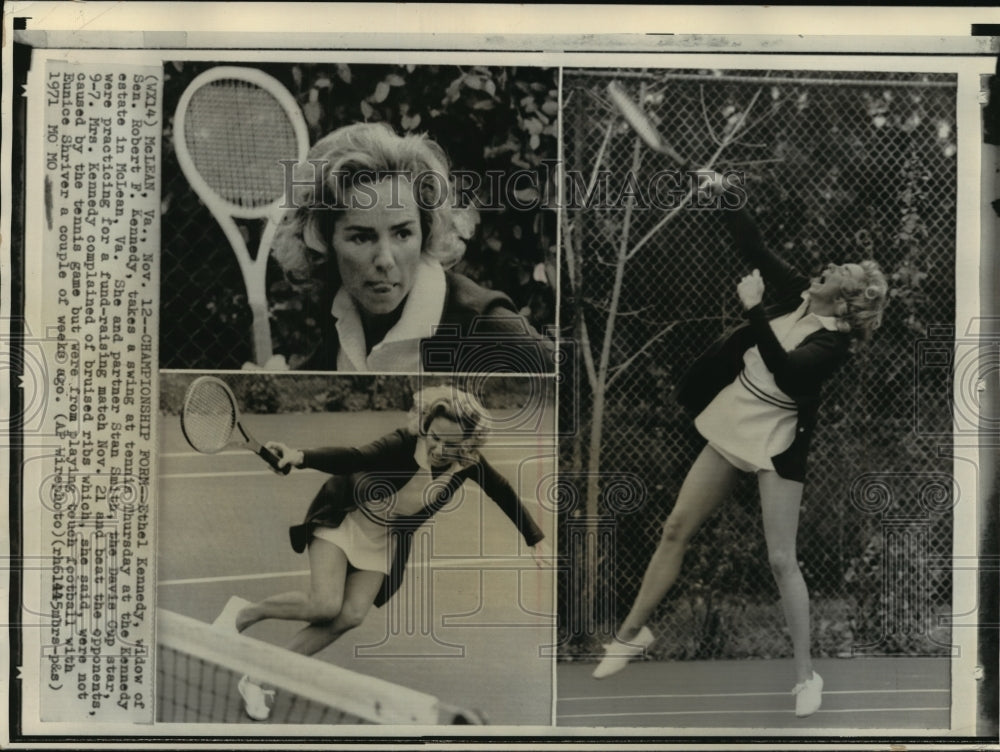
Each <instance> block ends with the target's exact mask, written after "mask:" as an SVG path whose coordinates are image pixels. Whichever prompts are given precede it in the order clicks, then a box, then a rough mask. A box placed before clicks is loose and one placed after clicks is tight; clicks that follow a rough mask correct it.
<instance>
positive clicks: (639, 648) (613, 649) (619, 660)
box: [591, 627, 656, 679]
mask: <svg viewBox="0 0 1000 752" xmlns="http://www.w3.org/2000/svg"><path fill="white" fill-rule="evenodd" d="M655 639H656V638H655V637H654V636H653V633H652V632H650V631H649V627H643V628H642V629H640V630H639V634H637V635H636V636H635V638H634V639H633V641H632V642H622V641H621V640H619V639H618V638H617V637H616V638H615V639H614V640H613V641H611V642H609V643H607V644H606V645H605V646H604V657H603V658H601V662H600V663H598V664H597V668H595V669H594V673H593V674H591V676H593V677H594V678H595V679H603V678H604V677H606V676H611V675H612V674H617V673H618V672H619V671H621V670H622V669H623V668H625V667H626V666H627V665H628V662H629V661H630V660H632V659H633V658H635V657H636V656H637V655H642V654H643V653H645V652H646V648H648V647H649V646H650V645H652V644H653V641H654V640H655Z"/></svg>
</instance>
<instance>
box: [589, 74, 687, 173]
mask: <svg viewBox="0 0 1000 752" xmlns="http://www.w3.org/2000/svg"><path fill="white" fill-rule="evenodd" d="M608 96H609V97H610V98H611V102H612V103H613V104H614V106H615V108H616V109H617V110H618V112H620V113H621V115H622V117H624V118H625V120H626V122H628V124H629V126H631V128H632V130H633V131H635V133H636V135H637V136H639V138H641V139H642V141H643V143H645V144H646V146H648V147H649V148H650V149H652V150H653V151H656V152H659V153H660V154H665V155H667V156H668V157H670V158H671V159H672V160H674V162H676V163H677V164H678V165H680V166H684V165H685V164H686V160H685V159H684V158H683V157H681V155H680V154H678V153H677V152H676V151H674V149H673V147H671V146H670V144H668V143H667V142H666V141H665V140H664V139H663V136H662V135H661V134H660V132H659V131H658V130H657V129H656V126H655V125H653V121H651V120H650V119H649V117H648V116H647V115H646V113H645V112H643V111H642V108H641V107H639V105H638V104H636V103H635V101H633V99H632V98H631V97H630V96H629V95H628V94H626V93H625V90H624V89H622V87H621V86H620V85H619V84H618V82H617V81H612V82H611V83H609V84H608Z"/></svg>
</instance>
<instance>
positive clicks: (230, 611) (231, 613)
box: [212, 595, 253, 634]
mask: <svg viewBox="0 0 1000 752" xmlns="http://www.w3.org/2000/svg"><path fill="white" fill-rule="evenodd" d="M252 605H253V604H252V603H251V602H250V601H248V600H246V599H245V598H240V597H239V596H237V595H234V596H232V597H231V598H230V599H229V600H228V601H226V605H225V607H223V609H222V612H221V613H220V614H219V615H218V616H216V617H215V621H213V622H212V628H213V629H218V630H221V631H223V632H230V633H232V634H239V630H238V629H237V628H236V617H237V616H238V615H239V613H240V611H242V610H243V609H244V608H246V607H247V606H252Z"/></svg>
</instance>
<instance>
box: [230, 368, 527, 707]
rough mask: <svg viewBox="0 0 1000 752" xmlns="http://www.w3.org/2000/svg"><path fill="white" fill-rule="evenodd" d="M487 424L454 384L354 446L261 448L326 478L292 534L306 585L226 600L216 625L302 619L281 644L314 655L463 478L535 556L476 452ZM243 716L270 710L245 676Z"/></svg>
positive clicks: (398, 575) (394, 584) (394, 574)
mask: <svg viewBox="0 0 1000 752" xmlns="http://www.w3.org/2000/svg"><path fill="white" fill-rule="evenodd" d="M488 431H489V428H488V425H487V413H486V410H485V408H483V406H482V405H481V404H480V403H479V401H478V400H477V399H476V398H475V397H473V396H471V395H469V394H466V393H465V392H463V391H460V390H458V389H454V388H451V387H432V388H428V389H424V390H423V391H420V392H418V393H416V394H415V395H414V407H413V410H412V411H411V414H410V424H409V425H408V426H406V427H405V428H400V429H398V430H396V431H394V432H393V433H391V434H388V435H387V436H383V437H382V438H380V439H378V440H377V441H375V442H373V443H371V444H369V445H368V446H365V447H361V448H346V447H327V448H321V449H311V450H305V451H303V450H299V449H293V448H291V447H288V446H286V445H285V444H281V443H269V444H268V445H267V447H268V448H269V449H270V450H271V451H272V452H274V454H276V455H278V456H279V457H280V460H279V467H285V466H292V467H296V468H312V469H315V470H321V471H323V472H326V473H330V474H332V476H333V477H331V478H330V479H329V480H328V481H327V482H326V483H325V484H324V485H323V487H322V488H321V489H320V491H319V493H318V494H317V495H316V497H315V499H314V500H313V502H312V504H311V505H310V507H309V510H308V512H307V514H306V518H305V521H304V522H303V524H301V525H297V526H295V527H293V528H291V530H290V537H291V543H292V547H293V548H294V549H295V551H297V552H299V553H301V552H302V551H304V550H307V551H308V555H309V569H310V584H309V589H308V591H294V592H287V593H281V594H279V595H274V596H271V597H270V598H265V599H264V600H263V601H261V602H260V603H256V604H250V603H248V602H247V601H244V600H242V599H240V598H235V597H234V598H232V599H230V601H229V603H227V604H226V607H225V609H224V610H223V612H222V614H221V615H220V616H219V618H218V619H217V620H216V625H218V626H220V627H222V628H231V627H232V626H235V629H236V630H237V631H239V632H242V631H243V630H245V629H247V628H248V627H250V626H251V625H253V624H256V623H257V622H259V621H262V620H264V619H288V620H294V621H304V622H308V625H307V626H306V627H304V628H303V629H302V630H301V631H300V632H298V634H296V635H295V637H294V638H293V639H292V641H291V642H290V643H289V644H288V646H287V647H288V649H289V650H292V651H294V652H296V653H300V654H303V655H313V654H315V653H316V652H318V651H319V650H322V649H323V648H325V647H326V646H327V645H329V644H330V643H332V642H333V641H334V640H336V639H338V638H339V637H340V636H341V635H343V634H344V633H345V632H347V631H348V630H350V629H353V628H354V627H356V626H358V625H359V624H361V622H362V621H363V620H364V618H365V615H366V614H367V613H368V610H369V609H370V608H371V606H372V604H374V605H376V606H381V605H382V604H384V603H385V602H386V601H388V599H389V598H391V597H392V596H393V594H394V593H395V592H396V590H397V589H398V588H399V586H400V583H401V581H402V577H403V573H404V570H405V567H406V560H407V557H408V555H409V548H410V543H411V536H412V533H413V531H414V530H415V529H416V528H417V527H418V526H419V525H421V524H422V523H424V522H425V521H427V520H428V519H430V518H431V517H432V516H433V515H434V514H435V513H436V512H438V511H439V510H440V509H441V508H442V507H444V506H445V505H446V504H447V503H448V501H449V500H450V499H451V498H452V496H453V495H454V494H455V492H456V491H457V490H458V489H459V488H460V487H461V485H462V484H463V483H464V482H465V481H466V480H473V481H475V482H476V483H478V484H479V485H480V486H481V487H482V489H483V491H485V493H486V495H487V496H489V497H490V499H492V500H493V502H494V503H496V504H497V506H499V507H500V509H501V510H502V511H503V512H504V514H506V515H507V517H508V518H509V519H510V520H511V522H512V523H513V524H514V525H515V526H516V527H517V529H518V531H520V533H521V535H522V536H523V538H524V540H525V543H527V544H528V545H529V546H531V547H533V548H534V550H535V553H536V560H537V555H538V553H539V548H538V547H539V544H540V542H541V541H542V539H543V538H544V534H543V533H542V531H541V529H540V528H539V527H538V525H537V524H536V523H535V521H534V520H533V519H532V518H531V516H530V515H529V514H528V512H527V510H526V509H525V508H524V506H523V504H522V503H521V500H520V499H519V498H518V496H517V493H516V492H515V491H514V489H513V488H512V487H511V485H510V484H509V483H508V482H507V481H506V480H505V479H504V478H503V476H501V475H500V474H499V473H498V472H497V471H496V470H495V469H493V467H492V466H491V465H490V464H489V462H487V461H486V459H485V458H484V457H483V456H482V454H481V452H480V450H481V448H482V446H483V444H484V443H485V441H486V438H487V434H488ZM239 689H240V693H241V694H242V695H243V698H244V700H245V702H246V709H247V713H248V714H249V715H250V717H252V718H255V719H257V720H263V719H266V718H267V717H268V715H269V714H270V709H269V707H268V704H267V699H268V692H269V690H264V689H263V688H262V687H260V686H259V685H257V684H256V683H255V682H254V681H253V680H252V679H250V678H248V677H244V678H243V679H242V680H241V681H240V685H239Z"/></svg>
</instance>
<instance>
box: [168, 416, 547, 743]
mask: <svg viewBox="0 0 1000 752" xmlns="http://www.w3.org/2000/svg"><path fill="white" fill-rule="evenodd" d="M245 422H246V424H247V426H248V428H249V429H250V430H251V431H252V432H253V433H254V435H255V436H256V437H257V438H258V439H260V440H261V441H268V440H278V441H284V442H285V443H287V444H290V445H292V446H299V447H315V446H324V445H338V444H347V445H360V444H363V443H366V442H367V441H370V440H373V439H375V438H378V437H379V436H381V435H384V434H385V433H388V432H389V431H392V430H394V429H395V428H397V427H399V426H402V425H405V422H406V415H405V414H404V413H401V412H388V411H387V412H364V413H308V414H279V415H248V416H245ZM525 441H532V439H531V438H530V437H529V438H527V439H522V442H521V443H522V446H517V447H515V446H510V442H509V440H507V439H506V438H503V439H501V438H498V439H495V440H492V442H491V443H488V444H487V446H486V448H485V449H484V451H483V454H484V455H485V456H486V458H487V459H488V460H489V462H490V463H491V464H492V465H493V466H494V467H495V468H496V469H497V470H498V471H499V472H500V473H501V474H502V475H504V476H505V477H506V478H507V479H508V480H509V481H510V482H511V483H512V484H513V485H514V487H515V488H516V489H517V490H518V492H519V493H520V494H521V497H522V499H523V501H524V503H525V505H526V507H527V508H528V510H529V512H530V513H531V514H532V515H533V517H534V518H535V520H536V521H537V522H538V523H539V525H540V526H541V527H542V529H543V531H545V533H546V537H547V539H548V542H550V543H551V541H552V540H553V539H554V519H552V517H553V516H552V515H551V514H549V513H547V512H546V511H545V510H544V508H543V507H541V506H540V505H539V504H538V503H537V499H538V498H539V495H540V494H544V492H545V484H546V482H548V481H546V479H547V478H551V477H552V476H553V473H554V465H555V458H554V454H553V451H552V447H551V440H550V439H548V438H541V439H538V445H537V446H524V445H523V444H524V442H525ZM159 474H160V484H159V496H158V501H157V535H158V541H157V545H158V558H157V564H158V571H157V582H158V586H157V595H158V602H157V606H158V607H159V608H160V609H163V610H166V611H171V612H175V613H177V614H179V615H180V616H181V617H189V618H190V619H193V620H195V621H197V622H202V623H210V622H211V621H212V620H213V619H214V618H215V617H216V616H217V615H218V613H219V612H220V611H221V610H222V608H223V606H224V605H225V603H226V601H227V600H228V599H229V597H230V596H232V595H238V596H240V597H242V598H246V599H247V600H251V601H257V600H260V599H262V598H265V597H267V596H269V595H273V594H275V593H280V592H284V591H288V590H301V589H304V588H306V587H307V586H308V561H307V558H306V557H305V556H303V555H298V554H295V553H294V552H293V551H292V549H291V547H290V545H289V543H288V527H289V525H294V524H298V523H299V522H301V518H302V516H303V514H304V513H305V510H306V507H307V506H308V504H309V502H310V500H311V499H312V497H313V496H314V495H315V493H316V490H317V489H318V488H319V486H320V485H321V484H322V483H323V481H324V480H325V478H326V477H327V476H325V475H324V474H322V473H318V472H314V471H293V472H292V474H291V475H289V476H287V477H284V476H279V475H277V474H275V473H273V472H272V471H271V470H270V469H268V468H267V466H266V465H265V464H264V463H263V462H262V461H261V460H260V459H259V458H258V457H256V456H255V455H253V454H251V453H249V452H245V451H236V452H224V453H221V454H217V455H199V454H197V453H195V452H193V451H192V450H191V449H190V448H189V447H188V446H187V444H186V443H185V442H184V439H183V437H182V435H181V431H180V426H179V421H177V420H174V419H171V418H164V419H163V420H162V421H161V433H160V467H159ZM463 491H464V494H462V495H456V497H455V499H453V500H452V501H451V502H449V504H448V505H447V506H446V507H445V508H444V509H443V510H441V511H440V512H439V513H438V514H437V515H436V517H435V518H434V519H433V521H432V522H431V523H429V524H426V525H424V527H423V528H422V532H426V533H427V535H419V534H418V538H417V539H416V540H415V543H414V550H413V552H412V553H411V559H410V567H409V569H408V570H407V573H406V577H405V579H404V583H403V586H402V588H401V589H400V592H399V594H397V596H396V597H395V598H394V599H392V600H391V601H390V602H389V603H388V604H387V605H386V606H384V607H383V608H380V609H376V608H372V610H371V611H370V612H369V614H368V616H367V618H366V619H365V621H364V623H363V624H362V625H361V626H360V627H358V628H357V629H355V630H353V631H351V632H348V633H347V634H346V635H344V637H342V638H341V639H340V640H339V641H337V642H336V643H334V644H333V645H331V646H330V647H328V648H326V649H325V650H323V651H321V652H320V653H318V654H317V655H316V656H314V657H313V658H312V659H311V660H312V661H320V662H323V663H329V664H333V665H335V666H339V667H342V668H344V669H347V670H349V671H351V672H355V673H356V674H358V675H363V676H365V677H371V678H373V679H377V680H383V681H386V682H391V683H392V684H395V685H399V686H401V687H404V688H406V689H407V690H413V691H414V692H416V693H422V694H426V695H429V696H432V697H434V698H438V699H439V700H440V701H441V702H442V703H445V704H448V705H455V706H458V707H460V708H465V709H471V710H479V711H482V712H483V713H484V714H485V716H486V718H487V720H488V722H489V723H490V724H493V725H549V724H550V723H551V719H552V703H553V687H552V672H553V669H552V663H551V660H550V659H549V658H547V657H541V656H542V654H544V653H545V652H546V651H545V650H544V649H543V648H545V647H546V646H549V645H551V644H552V643H553V642H554V625H555V617H554V611H553V581H554V578H553V573H552V571H543V570H540V569H538V568H537V567H536V565H535V563H534V560H533V559H532V556H531V550H530V549H529V548H527V547H526V546H525V545H524V542H523V541H522V540H521V538H520V535H519V534H518V532H517V530H516V529H515V527H514V526H513V525H512V524H511V523H510V522H509V521H508V520H507V518H506V517H505V516H504V515H503V513H502V512H501V511H500V510H499V509H498V508H497V507H496V505H494V504H493V503H492V502H491V501H490V500H489V499H488V498H486V497H485V496H484V495H482V494H481V492H480V490H479V487H478V486H477V485H475V484H474V483H471V482H467V483H466V484H465V485H464V486H463ZM421 541H422V542H421ZM302 626H304V625H303V623H301V622H283V621H278V620H273V621H268V622H263V623H261V624H258V625H254V626H253V627H251V628H250V629H249V630H247V632H246V633H245V634H246V636H247V637H248V638H252V639H253V640H255V641H256V640H260V641H263V642H266V643H270V644H272V645H276V646H281V645H283V644H284V643H285V642H286V641H287V640H288V639H289V638H290V637H291V636H292V635H293V634H294V633H295V632H296V631H298V630H299V629H300V628H301V627H302ZM230 639H234V640H238V639H239V638H230ZM250 644H251V645H252V643H250ZM244 647H245V651H247V652H253V651H252V648H247V647H246V643H244ZM289 655H290V654H289ZM247 657H252V656H247ZM186 670H187V669H186V668H183V667H181V666H180V665H179V664H178V666H177V668H176V670H175V669H169V671H172V672H174V673H180V672H181V671H186ZM196 670H197V671H201V670H202V669H200V668H198V669H196ZM206 676H207V675H206ZM237 678H238V677H237ZM169 679H170V677H165V678H161V682H165V681H168V680H169ZM196 681H204V682H206V683H219V684H220V685H227V686H226V687H222V686H220V687H219V692H218V693H215V692H206V693H205V695H204V696H203V697H200V698H199V697H198V696H197V693H198V692H199V691H200V690H197V689H195V690H191V689H187V690H180V691H182V692H183V691H188V692H192V691H193V692H195V696H194V699H190V700H184V699H183V698H181V699H180V704H181V705H184V703H185V702H187V703H188V704H192V703H193V704H195V705H206V704H209V705H210V704H211V703H212V702H213V700H212V699H210V696H212V695H216V694H218V695H219V696H220V697H221V698H222V699H219V700H216V701H215V702H216V703H217V710H216V711H215V712H214V713H213V717H211V718H200V719H197V720H200V721H211V722H216V723H225V722H240V723H253V722H252V721H250V720H249V719H248V718H247V717H246V716H244V715H242V713H240V712H236V713H235V714H234V713H233V709H232V706H233V705H234V704H235V706H236V709H237V711H238V710H239V695H238V694H237V693H236V691H235V687H234V686H228V685H232V684H233V677H232V676H230V677H228V678H225V679H219V678H205V679H203V680H202V679H196ZM161 686H166V685H165V684H163V685H161ZM348 689H349V688H348ZM224 690H225V691H224ZM226 691H228V699H226V698H227V695H226V693H225V692H226ZM233 698H235V699H233ZM276 702H277V703H278V707H277V708H276V711H275V714H274V722H276V723H280V722H282V719H281V717H279V715H280V714H279V710H281V708H283V706H282V704H281V703H282V702H283V700H281V699H280V698H279V699H277V700H276ZM186 712H189V713H190V712H193V711H186ZM281 712H282V713H283V712H284V711H281ZM295 712H298V711H297V710H296V711H289V713H286V714H285V716H286V717H287V718H288V720H287V721H286V722H288V723H293V722H294V723H298V722H305V723H311V722H313V718H316V717H317V716H306V715H303V716H301V718H302V719H304V720H299V716H296V715H294V713H295ZM310 712H312V711H310ZM188 719H192V720H191V721H190V722H194V720H193V716H184V715H183V714H181V715H179V716H177V720H181V721H184V720H188ZM318 722H320V723H327V722H329V721H327V720H323V721H318ZM384 722H385V721H384ZM387 722H394V721H387ZM399 722H403V721H399Z"/></svg>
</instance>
